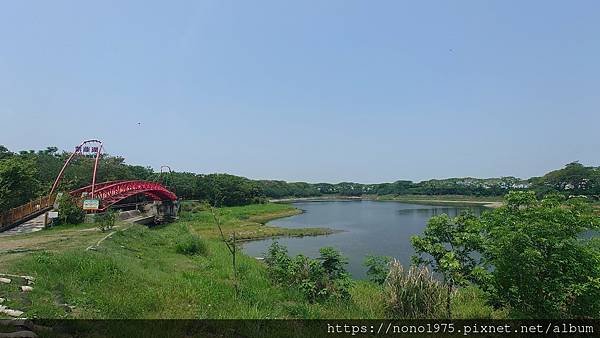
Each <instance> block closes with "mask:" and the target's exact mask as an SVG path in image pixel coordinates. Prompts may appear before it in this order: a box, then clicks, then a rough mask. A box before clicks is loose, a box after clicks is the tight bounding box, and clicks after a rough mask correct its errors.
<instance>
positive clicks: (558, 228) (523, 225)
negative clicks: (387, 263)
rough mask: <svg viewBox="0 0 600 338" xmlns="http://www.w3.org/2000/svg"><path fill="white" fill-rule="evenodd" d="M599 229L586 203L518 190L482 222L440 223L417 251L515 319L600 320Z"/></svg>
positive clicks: (432, 224) (436, 220) (448, 278)
mask: <svg viewBox="0 0 600 338" xmlns="http://www.w3.org/2000/svg"><path fill="white" fill-rule="evenodd" d="M599 228H600V218H599V217H598V214H597V212H595V211H594V210H593V209H592V207H591V206H590V204H589V202H588V201H587V200H586V199H584V198H570V199H566V198H565V197H564V196H563V195H560V194H554V195H546V196H545V197H544V198H543V199H537V198H536V196H535V192H533V191H525V192H511V193H509V194H508V195H507V196H506V205H505V206H502V207H500V208H497V209H495V210H493V211H490V212H486V213H484V214H483V215H482V217H481V218H476V217H473V216H470V215H463V216H459V217H457V218H455V219H453V220H451V219H449V218H448V217H447V216H446V215H442V216H436V217H432V218H431V219H430V221H429V224H428V225H427V228H426V230H425V233H424V235H423V236H420V237H415V238H413V245H414V246H415V249H416V252H417V253H418V254H419V258H418V259H417V262H418V263H422V264H424V265H431V266H433V267H434V270H435V271H436V272H439V273H440V274H441V275H442V276H443V277H444V280H445V282H447V283H449V285H466V284H467V283H468V282H469V281H470V282H472V283H475V284H476V285H478V286H479V287H480V288H481V289H482V290H484V291H485V292H486V294H487V299H488V302H489V303H490V304H491V305H493V306H495V307H497V308H500V307H505V308H509V309H510V311H511V312H512V315H513V316H515V317H518V318H582V317H592V318H600V247H599V245H598V243H597V240H595V239H589V238H588V237H590V234H591V233H593V231H597V230H598V229H599ZM475 257H480V258H481V259H475Z"/></svg>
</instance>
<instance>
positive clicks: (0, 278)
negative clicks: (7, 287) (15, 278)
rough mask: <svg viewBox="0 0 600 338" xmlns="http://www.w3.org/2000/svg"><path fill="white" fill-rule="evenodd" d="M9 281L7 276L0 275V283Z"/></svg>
mask: <svg viewBox="0 0 600 338" xmlns="http://www.w3.org/2000/svg"><path fill="white" fill-rule="evenodd" d="M10 282H11V280H10V279H8V278H4V277H0V283H5V284H9V283H10Z"/></svg>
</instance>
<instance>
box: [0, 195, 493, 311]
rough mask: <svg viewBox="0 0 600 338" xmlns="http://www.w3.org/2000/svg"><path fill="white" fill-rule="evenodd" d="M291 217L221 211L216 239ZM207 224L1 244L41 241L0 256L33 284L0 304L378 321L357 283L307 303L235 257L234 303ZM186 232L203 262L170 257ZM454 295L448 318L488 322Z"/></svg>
mask: <svg viewBox="0 0 600 338" xmlns="http://www.w3.org/2000/svg"><path fill="white" fill-rule="evenodd" d="M295 212H297V211H294V209H293V208H292V207H290V206H288V205H281V204H267V205H255V206H246V207H235V208H224V209H222V210H221V213H222V214H223V216H222V219H223V222H224V228H225V231H227V232H231V231H233V230H234V229H235V230H236V231H237V232H242V231H246V232H248V233H252V234H253V236H258V235H257V234H261V235H264V234H273V233H277V231H283V232H285V230H270V229H269V230H265V229H266V227H265V226H261V225H260V224H259V223H256V220H259V221H262V222H264V221H266V220H267V219H268V218H269V217H276V216H281V215H283V214H288V213H295ZM209 216H210V215H209V214H208V213H207V212H205V211H203V212H198V213H195V214H192V215H188V216H185V217H183V219H182V220H180V221H179V222H176V223H173V224H169V225H166V226H162V227H158V228H152V229H148V228H146V227H145V226H141V225H135V226H132V227H130V228H128V229H127V230H122V231H118V232H117V233H116V234H115V235H114V236H113V237H111V238H110V239H108V240H106V241H104V242H103V243H102V245H101V246H100V247H99V248H98V249H97V250H96V251H85V248H86V247H87V246H89V245H90V244H93V243H94V242H95V241H96V240H97V239H98V238H101V237H103V234H102V233H100V232H98V231H93V230H91V231H81V230H82V229H85V228H89V226H80V227H74V228H70V229H68V230H60V229H55V230H50V231H42V232H39V233H37V234H31V235H26V236H18V237H11V238H3V239H2V245H4V247H8V246H9V245H8V244H6V243H8V242H18V243H19V245H20V247H21V248H25V247H27V244H26V243H27V242H28V241H29V242H31V243H38V242H39V241H38V240H39V238H43V239H44V240H46V242H44V243H45V244H43V245H38V246H36V247H38V248H41V250H39V251H35V252H25V253H9V252H6V251H5V252H4V254H3V255H2V256H0V272H7V273H15V274H24V275H32V276H34V277H36V283H35V285H34V290H33V291H32V292H30V293H20V292H19V291H18V285H17V284H15V283H14V282H13V283H11V284H0V297H4V298H7V302H6V303H5V304H4V305H8V306H9V307H10V308H15V309H20V310H24V311H26V312H25V315H26V316H28V317H30V318H31V317H40V318H382V317H384V309H383V303H384V302H383V294H382V291H381V289H380V288H379V287H378V286H375V285H373V284H371V283H368V282H364V281H357V282H356V283H354V285H353V287H352V290H351V293H352V297H351V299H348V300H344V301H340V300H333V301H330V302H327V303H322V304H310V303H308V302H306V301H305V300H304V299H303V298H302V296H301V295H300V294H299V293H298V292H297V291H296V290H293V289H290V288H287V287H279V286H274V285H272V284H271V283H270V281H269V279H268V276H267V273H266V269H265V267H264V265H263V264H262V263H261V262H258V261H256V260H255V259H253V258H250V257H247V256H245V255H243V254H241V255H239V259H238V264H239V265H238V266H239V278H240V282H239V285H240V290H241V292H240V296H239V297H236V295H235V292H234V289H233V280H232V278H231V276H232V269H231V263H230V259H231V256H230V255H229V253H228V251H227V249H226V247H225V245H224V244H223V243H222V242H220V241H219V239H218V235H217V232H216V229H215V227H214V225H213V223H212V222H210V217H209ZM261 228H263V231H262V232H259V231H258V230H261ZM190 231H192V232H195V233H198V234H200V235H201V236H202V237H203V238H204V243H205V244H206V246H207V248H208V254H207V255H206V256H199V255H197V256H185V255H182V254H179V253H177V252H176V249H175V247H176V245H177V243H178V242H181V241H182V240H183V239H184V238H186V236H189V232H190ZM19 237H23V238H19ZM65 238H67V239H65ZM35 245H37V244H34V246H35ZM19 285H20V284H19ZM461 297H462V298H464V299H462V300H461V303H460V304H455V307H456V309H457V310H458V311H463V312H464V314H463V315H460V313H459V316H462V317H465V316H469V317H489V316H492V311H491V310H490V309H489V308H487V307H485V306H483V305H481V297H480V296H478V295H477V294H476V293H472V292H471V293H467V292H463V293H462V296H461ZM465 297H466V298H465ZM63 304H67V305H63ZM69 306H72V307H73V308H71V307H69ZM460 309H466V310H460Z"/></svg>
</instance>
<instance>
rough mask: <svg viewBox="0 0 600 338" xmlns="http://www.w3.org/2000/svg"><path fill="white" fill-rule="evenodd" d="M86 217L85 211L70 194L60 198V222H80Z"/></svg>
mask: <svg viewBox="0 0 600 338" xmlns="http://www.w3.org/2000/svg"><path fill="white" fill-rule="evenodd" d="M84 219H85V211H83V209H81V207H80V206H79V204H78V203H77V201H76V200H75V199H74V198H73V197H71V195H69V194H64V195H62V196H60V197H59V198H58V222H59V223H60V224H78V223H81V222H83V220H84Z"/></svg>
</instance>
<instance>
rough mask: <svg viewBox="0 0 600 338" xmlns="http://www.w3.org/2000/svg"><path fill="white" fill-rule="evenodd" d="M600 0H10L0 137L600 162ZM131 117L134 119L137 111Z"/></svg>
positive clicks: (202, 162) (254, 174)
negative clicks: (568, 0) (91, 139)
mask: <svg viewBox="0 0 600 338" xmlns="http://www.w3.org/2000/svg"><path fill="white" fill-rule="evenodd" d="M599 13H600V2H598V1H573V2H566V1H508V0H502V1H476V0H472V1H411V2H408V1H349V0H344V1H333V0H328V1H308V0H303V1H162V2H157V1H4V2H2V4H0V124H1V127H0V144H4V145H6V146H7V147H9V148H10V149H12V150H21V149H40V148H45V147H46V146H49V145H55V146H58V147H59V148H61V149H71V148H72V147H74V146H75V145H76V144H78V143H79V142H80V141H81V140H83V139H86V138H100V139H102V140H103V141H104V143H105V145H106V148H107V150H108V151H109V152H110V153H112V154H115V155H121V156H123V157H125V158H126V159H127V160H128V162H129V163H132V164H142V165H150V166H152V167H154V168H158V167H159V166H160V165H161V164H169V165H171V167H172V168H174V169H175V170H177V171H194V172H201V173H210V172H228V173H232V174H238V175H243V176H247V177H251V178H271V179H284V180H292V181H294V180H303V181H310V182H318V181H327V182H339V181H358V182H364V183H369V182H383V181H393V180H397V179H411V180H422V179H428V178H443V177H456V176H476V177H493V176H508V175H514V176H519V177H530V176H537V175H541V174H543V173H545V172H546V171H548V170H551V169H555V168H558V167H561V166H562V165H564V164H566V163H568V162H571V161H574V160H579V161H581V162H582V163H585V164H588V165H600V158H599V156H598V155H599V150H598V149H600V136H599V133H598V129H599V126H600V62H599V61H598V60H600V39H599V37H600V20H598V14H599ZM138 122H139V123H140V125H138Z"/></svg>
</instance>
